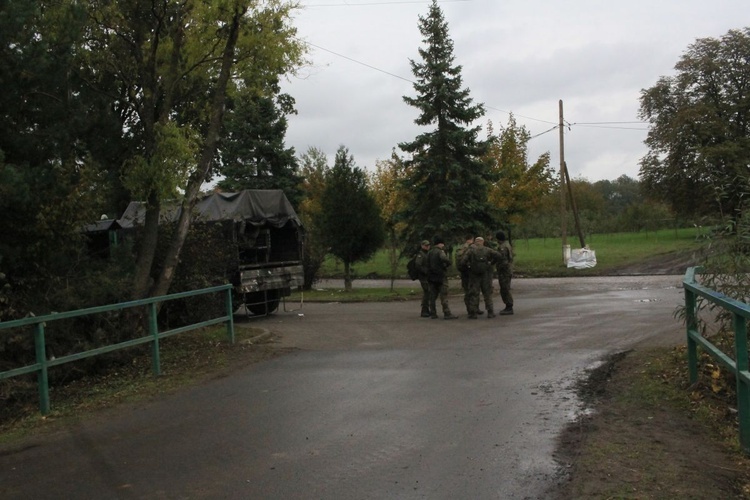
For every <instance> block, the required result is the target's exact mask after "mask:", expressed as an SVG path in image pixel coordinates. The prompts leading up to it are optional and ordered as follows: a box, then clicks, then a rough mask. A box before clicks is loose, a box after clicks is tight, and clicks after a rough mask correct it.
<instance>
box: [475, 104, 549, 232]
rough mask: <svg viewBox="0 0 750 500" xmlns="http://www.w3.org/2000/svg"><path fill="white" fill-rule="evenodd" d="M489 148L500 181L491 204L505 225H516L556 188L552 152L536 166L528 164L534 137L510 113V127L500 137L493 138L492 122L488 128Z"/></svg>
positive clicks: (536, 163)
mask: <svg viewBox="0 0 750 500" xmlns="http://www.w3.org/2000/svg"><path fill="white" fill-rule="evenodd" d="M488 135H489V142H490V147H489V150H488V151H487V158H488V160H489V161H490V162H491V165H492V168H493V170H494V172H495V174H496V177H497V179H498V180H497V181H496V182H495V183H494V184H493V185H492V187H491V189H490V193H489V200H490V202H491V203H492V204H493V205H494V206H495V207H497V208H498V209H499V210H500V211H501V212H502V213H504V214H505V223H506V224H509V225H511V226H516V225H518V224H520V223H522V222H523V220H524V219H525V217H526V216H527V215H528V214H530V213H532V212H534V211H535V210H537V209H538V208H540V206H541V200H542V199H543V198H544V196H546V195H550V194H552V193H554V192H555V191H556V189H557V179H556V177H555V172H554V170H553V169H552V168H551V167H550V165H549V162H550V156H549V153H544V154H542V155H541V156H540V157H539V158H538V159H537V160H536V161H535V162H534V163H533V164H529V161H528V142H529V139H530V137H531V134H530V133H529V131H528V130H527V129H526V127H524V126H519V125H518V124H517V123H516V119H515V117H514V116H513V114H512V113H511V115H510V117H509V118H508V124H507V125H506V126H505V127H502V129H501V131H500V135H499V136H494V134H493V127H492V123H491V122H490V123H489V125H488Z"/></svg>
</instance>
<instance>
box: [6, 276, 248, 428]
mask: <svg viewBox="0 0 750 500" xmlns="http://www.w3.org/2000/svg"><path fill="white" fill-rule="evenodd" d="M218 292H226V302H225V303H226V309H225V315H224V316H220V317H218V318H214V319H210V320H206V321H201V322H200V323H193V324H191V325H186V326H182V327H179V328H174V329H172V330H167V331H164V332H160V331H159V327H158V324H157V321H156V316H157V307H156V306H157V304H159V303H161V302H167V301H170V300H175V299H181V298H185V297H194V296H197V295H205V294H209V293H218ZM140 306H147V308H148V330H149V331H148V335H146V336H144V337H140V338H136V339H132V340H127V341H125V342H119V343H117V344H111V345H107V346H104V347H99V348H96V349H90V350H88V351H83V352H78V353H75V354H70V355H68V356H63V357H60V358H54V359H48V357H47V346H46V344H45V341H44V328H45V325H46V324H48V323H50V322H52V321H56V320H62V319H69V318H77V317H80V316H88V315H92V314H98V313H103V312H109V311H118V310H122V309H129V308H133V307H140ZM219 323H226V325H227V334H228V336H229V341H230V342H231V343H232V344H234V310H233V309H232V285H221V286H215V287H211V288H204V289H202V290H194V291H190V292H181V293H175V294H171V295H163V296H161V297H151V298H148V299H141V300H133V301H130V302H121V303H119V304H110V305H106V306H98V307H90V308H88V309H78V310H76V311H67V312H63V313H54V314H47V315H45V316H35V317H30V318H24V319H19V320H15V321H7V322H0V331H2V330H7V329H10V328H19V327H31V328H32V330H33V333H34V347H35V351H36V363H34V364H32V365H27V366H22V367H20V368H15V369H13V370H8V371H5V372H0V380H2V379H6V378H11V377H16V376H18V375H25V374H27V373H35V372H36V373H37V381H38V386H39V409H40V411H41V412H42V415H46V414H48V413H49V411H50V402H49V380H48V370H49V368H51V367H53V366H58V365H62V364H64V363H70V362H71V361H77V360H79V359H84V358H89V357H92V356H97V355H99V354H105V353H108V352H112V351H117V350H120V349H125V348H127V347H133V346H136V345H140V344H145V343H148V342H151V361H152V362H151V366H152V371H153V372H154V375H157V376H158V375H161V360H160V357H159V340H161V339H163V338H165V337H169V336H172V335H176V334H178V333H182V332H186V331H190V330H196V329H198V328H203V327H206V326H211V325H216V324H219Z"/></svg>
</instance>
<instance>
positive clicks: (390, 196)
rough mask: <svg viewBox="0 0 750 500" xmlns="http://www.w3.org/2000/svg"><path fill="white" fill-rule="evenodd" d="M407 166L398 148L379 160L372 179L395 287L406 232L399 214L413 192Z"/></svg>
mask: <svg viewBox="0 0 750 500" xmlns="http://www.w3.org/2000/svg"><path fill="white" fill-rule="evenodd" d="M403 175H404V169H403V162H402V160H401V158H399V157H398V155H397V154H396V152H395V151H394V152H393V154H392V155H391V157H390V159H388V160H379V161H377V162H376V163H375V173H374V174H373V175H372V177H371V178H370V182H371V184H372V193H373V195H374V197H375V201H376V203H377V204H378V206H379V207H380V214H381V217H382V218H383V224H384V226H385V232H386V244H387V246H388V258H389V262H390V265H391V290H393V287H394V280H395V279H396V270H397V269H398V261H399V258H400V256H401V255H400V254H401V252H400V250H401V249H402V247H403V244H402V241H401V237H400V235H401V234H403V232H404V229H405V227H404V223H403V222H401V221H400V219H399V213H400V212H402V211H403V210H404V208H405V207H406V203H407V198H408V196H409V192H408V191H407V190H406V189H405V188H404V179H403Z"/></svg>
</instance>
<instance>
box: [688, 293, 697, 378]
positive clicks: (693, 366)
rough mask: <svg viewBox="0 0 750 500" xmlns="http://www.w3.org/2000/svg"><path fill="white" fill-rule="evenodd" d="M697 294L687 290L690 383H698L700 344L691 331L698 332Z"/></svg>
mask: <svg viewBox="0 0 750 500" xmlns="http://www.w3.org/2000/svg"><path fill="white" fill-rule="evenodd" d="M695 309H696V300H695V293H693V291H692V290H688V289H687V288H686V289H685V324H686V326H687V356H688V373H689V375H690V383H691V384H694V383H696V382H697V381H698V343H697V342H696V341H695V339H693V337H692V335H691V334H690V332H691V331H694V332H697V331H698V319H697V313H696V310H695Z"/></svg>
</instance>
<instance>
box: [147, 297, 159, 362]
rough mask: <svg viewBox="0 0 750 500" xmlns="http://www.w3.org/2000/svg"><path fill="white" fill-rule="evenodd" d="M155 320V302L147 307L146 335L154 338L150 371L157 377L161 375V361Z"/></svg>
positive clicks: (157, 328)
mask: <svg viewBox="0 0 750 500" xmlns="http://www.w3.org/2000/svg"><path fill="white" fill-rule="evenodd" d="M156 319H157V318H156V302H152V303H150V304H149V305H148V333H149V334H151V336H152V337H153V338H154V340H152V341H151V370H152V371H153V372H154V375H156V376H157V377H158V376H159V375H161V359H160V358H159V325H158V323H157V321H156Z"/></svg>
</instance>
